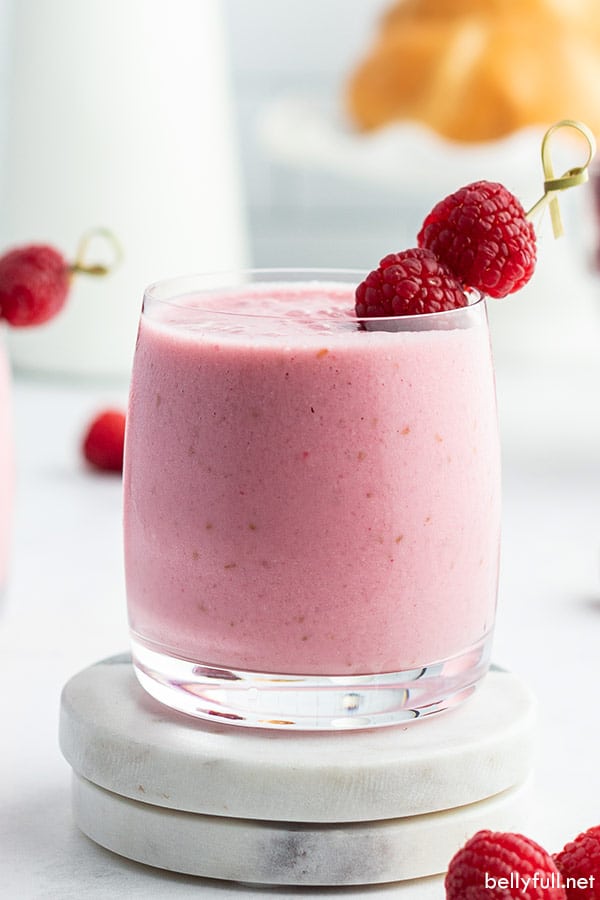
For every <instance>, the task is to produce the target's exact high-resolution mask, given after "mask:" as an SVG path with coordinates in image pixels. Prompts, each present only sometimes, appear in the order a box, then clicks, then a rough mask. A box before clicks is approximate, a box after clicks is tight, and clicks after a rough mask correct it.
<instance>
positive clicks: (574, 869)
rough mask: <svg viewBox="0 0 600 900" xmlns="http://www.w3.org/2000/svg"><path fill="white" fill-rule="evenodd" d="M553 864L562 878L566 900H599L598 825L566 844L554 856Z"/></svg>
mask: <svg viewBox="0 0 600 900" xmlns="http://www.w3.org/2000/svg"><path fill="white" fill-rule="evenodd" d="M554 862H555V863H556V865H557V867H558V869H559V871H560V873H561V874H562V876H563V879H564V882H565V888H566V892H567V898H568V900H600V825H595V826H594V827H593V828H589V829H588V830H587V831H584V832H583V834H580V835H579V837H576V838H575V840H574V841H571V842H570V843H569V844H567V845H566V847H565V848H564V849H563V850H561V851H560V853H556V854H555V856H554ZM578 880H579V885H578V884H577V882H578Z"/></svg>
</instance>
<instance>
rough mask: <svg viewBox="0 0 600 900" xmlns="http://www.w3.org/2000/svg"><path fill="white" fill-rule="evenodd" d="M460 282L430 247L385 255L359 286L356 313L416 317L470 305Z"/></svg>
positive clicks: (362, 315)
mask: <svg viewBox="0 0 600 900" xmlns="http://www.w3.org/2000/svg"><path fill="white" fill-rule="evenodd" d="M467 302H468V300H467V296H466V295H465V292H464V290H463V288H462V286H461V285H460V283H459V282H458V281H457V280H456V278H454V276H453V275H452V274H451V273H450V272H449V270H448V269H447V268H446V266H444V265H442V264H441V263H440V262H439V261H438V260H437V259H436V257H435V255H434V254H433V253H431V252H430V251H429V250H422V249H418V248H411V249H410V250H403V251H402V252H401V253H390V254H389V255H388V256H386V257H384V258H383V259H382V260H381V262H380V263H379V266H378V268H377V269H374V270H373V271H372V272H370V273H369V274H368V275H367V277H366V278H365V280H364V281H363V282H361V284H359V285H358V287H357V289H356V303H355V310H356V315H357V316H359V317H360V318H371V317H374V316H414V315H422V314H424V313H434V312H442V311H443V310H447V309H456V308H458V307H461V306H466V305H467Z"/></svg>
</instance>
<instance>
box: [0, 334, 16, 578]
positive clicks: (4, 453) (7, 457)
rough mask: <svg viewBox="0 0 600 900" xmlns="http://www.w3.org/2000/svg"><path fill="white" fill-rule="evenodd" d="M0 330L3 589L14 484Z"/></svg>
mask: <svg viewBox="0 0 600 900" xmlns="http://www.w3.org/2000/svg"><path fill="white" fill-rule="evenodd" d="M2 338H3V335H2V334H1V333H0V593H1V592H2V589H3V588H4V586H5V584H6V578H7V574H8V557H9V550H10V530H11V529H10V525H11V519H12V495H13V486H14V484H13V483H14V472H13V454H12V419H11V404H10V372H9V366H8V359H7V356H6V352H5V349H4V343H3V341H2Z"/></svg>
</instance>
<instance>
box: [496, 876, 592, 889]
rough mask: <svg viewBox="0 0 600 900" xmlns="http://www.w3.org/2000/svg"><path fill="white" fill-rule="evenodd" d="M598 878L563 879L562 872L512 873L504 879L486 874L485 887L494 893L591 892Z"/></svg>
mask: <svg viewBox="0 0 600 900" xmlns="http://www.w3.org/2000/svg"><path fill="white" fill-rule="evenodd" d="M595 880H596V878H595V876H594V875H590V876H589V878H584V877H581V878H563V877H562V875H561V874H560V872H550V873H548V872H534V874H533V875H522V874H521V873H520V872H511V873H510V875H508V876H504V877H502V878H496V877H495V876H493V875H490V874H489V872H486V873H485V887H486V888H487V890H489V891H492V890H495V889H499V890H508V888H511V889H513V890H514V889H517V890H519V891H527V890H528V888H530V887H533V888H539V889H540V890H545V891H547V890H551V889H552V888H566V889H567V890H569V889H571V890H574V889H575V888H579V889H580V890H583V889H586V888H587V889H588V890H591V889H592V888H593V887H594V882H595Z"/></svg>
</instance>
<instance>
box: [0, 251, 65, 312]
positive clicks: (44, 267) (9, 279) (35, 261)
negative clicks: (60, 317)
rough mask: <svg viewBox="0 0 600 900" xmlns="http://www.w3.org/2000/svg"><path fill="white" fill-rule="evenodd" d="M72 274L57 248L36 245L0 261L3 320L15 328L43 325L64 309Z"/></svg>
mask: <svg viewBox="0 0 600 900" xmlns="http://www.w3.org/2000/svg"><path fill="white" fill-rule="evenodd" d="M69 280H70V271H69V266H68V264H67V263H66V262H65V259H64V257H63V256H62V255H61V254H60V253H59V252H58V250H55V249H54V248H53V247H48V246H46V245H43V244H32V245H30V246H28V247H19V248H17V249H15V250H11V251H10V252H9V253H6V254H5V255H4V256H2V257H1V258H0V316H1V317H2V318H4V319H6V320H7V321H8V322H9V323H10V324H11V325H17V326H25V325H41V324H42V323H43V322H47V321H48V319H51V318H52V317H53V316H55V315H56V314H57V313H58V312H59V311H60V310H61V309H62V307H63V306H64V303H65V300H66V299H67V293H68V291H69Z"/></svg>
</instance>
